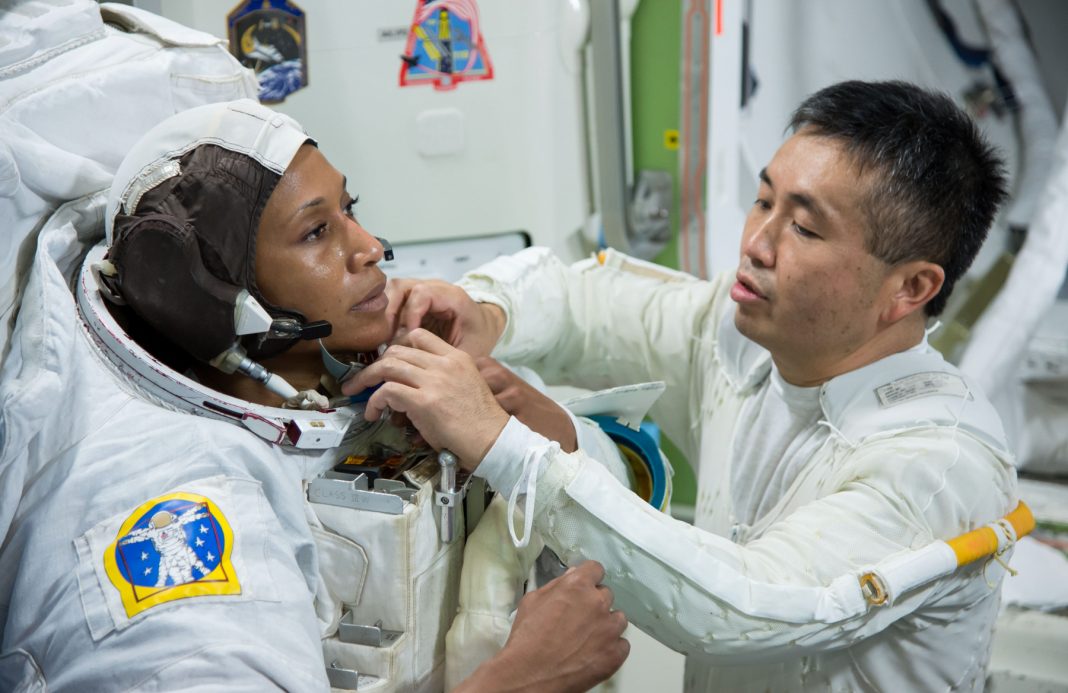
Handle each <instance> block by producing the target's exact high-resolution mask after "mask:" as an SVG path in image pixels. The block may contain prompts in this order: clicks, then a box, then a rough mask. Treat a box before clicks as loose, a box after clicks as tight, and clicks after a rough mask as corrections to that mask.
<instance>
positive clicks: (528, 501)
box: [508, 442, 560, 549]
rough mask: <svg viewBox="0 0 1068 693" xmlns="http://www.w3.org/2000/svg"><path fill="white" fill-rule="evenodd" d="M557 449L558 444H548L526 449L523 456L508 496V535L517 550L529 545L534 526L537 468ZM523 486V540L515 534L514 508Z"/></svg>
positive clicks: (558, 447)
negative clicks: (520, 469) (517, 474)
mask: <svg viewBox="0 0 1068 693" xmlns="http://www.w3.org/2000/svg"><path fill="white" fill-rule="evenodd" d="M559 449H560V445H559V444H558V443H556V442H550V443H547V444H546V445H536V446H534V447H532V448H527V451H526V453H525V454H524V455H523V470H522V471H521V472H520V473H519V479H518V480H517V481H516V482H515V486H513V487H512V493H511V495H509V496H508V534H509V535H510V536H511V537H512V544H514V545H515V547H516V548H517V549H522V548H524V547H525V546H526V545H527V544H529V543H530V532H531V528H532V527H533V526H534V495H535V493H536V489H537V485H538V467H539V466H540V465H541V462H542V460H544V459H545V457H546V456H547V455H550V454H552V453H554V452H556V451H557V450H559ZM524 484H525V485H526V490H525V491H524V492H523V493H522V495H523V496H524V499H523V538H522V539H520V538H519V537H517V536H516V534H515V506H516V503H517V502H518V500H519V496H520V491H519V489H521V488H523V486H524Z"/></svg>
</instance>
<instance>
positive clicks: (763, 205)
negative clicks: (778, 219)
mask: <svg viewBox="0 0 1068 693" xmlns="http://www.w3.org/2000/svg"><path fill="white" fill-rule="evenodd" d="M753 206H754V207H758V208H760V209H762V210H764V211H765V212H766V211H768V210H769V209H771V203H770V202H768V201H767V200H765V199H763V198H760V197H758V198H757V199H756V200H754V201H753Z"/></svg>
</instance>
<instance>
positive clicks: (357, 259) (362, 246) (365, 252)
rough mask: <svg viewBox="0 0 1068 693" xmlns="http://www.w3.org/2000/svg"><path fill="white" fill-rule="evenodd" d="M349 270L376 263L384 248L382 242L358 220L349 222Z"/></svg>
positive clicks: (353, 270) (355, 270)
mask: <svg viewBox="0 0 1068 693" xmlns="http://www.w3.org/2000/svg"><path fill="white" fill-rule="evenodd" d="M348 239H349V257H348V263H349V270H350V271H352V272H357V271H359V270H360V269H363V268H364V267H367V266H370V265H376V264H378V263H379V262H381V261H382V256H383V254H384V250H383V248H382V243H381V242H380V241H379V240H378V239H377V238H375V237H374V236H372V235H371V234H370V233H369V232H368V231H367V229H365V228H363V227H362V226H360V222H358V221H356V220H350V222H349V233H348Z"/></svg>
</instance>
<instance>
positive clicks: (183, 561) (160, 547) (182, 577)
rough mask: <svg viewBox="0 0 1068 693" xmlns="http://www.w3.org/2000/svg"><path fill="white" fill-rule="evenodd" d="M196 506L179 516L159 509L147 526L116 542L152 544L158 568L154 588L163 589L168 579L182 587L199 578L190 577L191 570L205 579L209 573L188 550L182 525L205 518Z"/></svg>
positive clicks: (122, 543)
mask: <svg viewBox="0 0 1068 693" xmlns="http://www.w3.org/2000/svg"><path fill="white" fill-rule="evenodd" d="M197 510H198V507H193V508H190V509H189V510H186V511H185V512H183V513H182V514H180V515H175V514H174V513H172V512H169V511H167V510H160V511H159V512H157V513H155V514H153V515H152V519H151V520H149V522H148V527H144V528H142V529H137V530H134V531H132V532H130V533H129V534H128V535H127V536H126V538H125V539H123V540H122V541H121V542H119V545H120V546H127V545H129V544H137V543H139V542H142V541H151V542H152V545H153V546H154V547H155V548H156V551H158V552H159V568H157V569H156V574H157V576H158V577H157V579H156V587H166V586H167V578H170V579H171V582H172V584H175V585H184V584H185V583H187V582H193V580H196V579H198V578H194V577H193V568H196V569H197V570H198V571H200V577H204V576H205V575H207V574H208V573H210V572H211V571H210V570H208V568H207V567H205V566H204V563H203V562H201V560H200V559H199V558H197V555H196V553H195V552H194V551H193V549H192V548H190V547H189V543H188V539H187V538H186V536H185V525H187V524H189V523H190V522H193V521H194V520H199V519H200V518H202V517H207V516H208V514H207V513H206V512H204V511H203V510H201V511H200V512H196V511H197Z"/></svg>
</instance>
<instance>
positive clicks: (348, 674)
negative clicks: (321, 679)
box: [326, 662, 360, 691]
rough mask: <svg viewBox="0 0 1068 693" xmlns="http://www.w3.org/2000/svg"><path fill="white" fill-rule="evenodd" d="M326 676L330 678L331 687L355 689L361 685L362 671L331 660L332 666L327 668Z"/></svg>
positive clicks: (347, 689)
mask: <svg viewBox="0 0 1068 693" xmlns="http://www.w3.org/2000/svg"><path fill="white" fill-rule="evenodd" d="M326 678H327V679H329V681H330V687H331V688H341V689H344V690H346V691H355V690H357V689H358V688H359V686H360V672H358V671H356V670H355V669H346V668H345V667H341V666H338V663H337V662H330V666H328V667H327V668H326Z"/></svg>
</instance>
